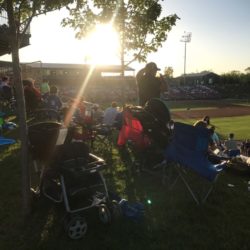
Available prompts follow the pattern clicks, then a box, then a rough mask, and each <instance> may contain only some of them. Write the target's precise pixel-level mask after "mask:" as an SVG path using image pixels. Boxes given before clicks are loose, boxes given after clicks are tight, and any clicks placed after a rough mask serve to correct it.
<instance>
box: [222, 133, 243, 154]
mask: <svg viewBox="0 0 250 250" xmlns="http://www.w3.org/2000/svg"><path fill="white" fill-rule="evenodd" d="M224 148H225V150H224V153H226V154H227V155H229V156H236V155H239V154H240V150H239V148H238V145H237V141H236V140H234V133H230V134H229V137H228V140H226V141H225V142H224Z"/></svg>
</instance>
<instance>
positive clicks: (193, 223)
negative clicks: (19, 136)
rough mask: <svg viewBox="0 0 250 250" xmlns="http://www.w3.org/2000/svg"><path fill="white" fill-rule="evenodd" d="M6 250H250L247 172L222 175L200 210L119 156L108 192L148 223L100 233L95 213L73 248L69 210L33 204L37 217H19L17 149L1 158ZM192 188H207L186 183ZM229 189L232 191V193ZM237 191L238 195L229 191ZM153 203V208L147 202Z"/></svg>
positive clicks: (194, 179) (0, 240) (109, 173)
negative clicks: (66, 222) (66, 224)
mask: <svg viewBox="0 0 250 250" xmlns="http://www.w3.org/2000/svg"><path fill="white" fill-rule="evenodd" d="M0 158H1V160H2V162H1V175H0V182H1V186H0V196H1V200H0V201H1V203H0V221H1V228H0V249H1V250H5V249H6V250H7V249H23V250H28V249H53V250H54V249H63V250H70V249H72V250H73V249H74V250H77V249H79V250H80V249H89V250H92V249H110V250H117V249H121V250H123V249H124V250H125V249H126V250H127V249H133V250H137V249H138V250H139V249H147V250H156V249H162V250H165V249H249V248H250V242H249V240H248V239H249V237H250V229H249V219H248V218H249V217H250V210H249V209H248V207H249V206H250V192H249V191H248V180H249V178H250V177H249V172H247V173H246V172H241V171H234V172H233V170H231V171H230V169H229V170H228V171H224V172H223V173H222V174H221V175H220V176H219V178H218V181H217V184H216V186H215V189H214V191H213V192H212V193H211V195H210V196H209V198H208V200H207V202H206V203H205V204H203V205H200V206H197V205H196V203H195V202H194V201H193V199H192V197H191V196H190V194H189V193H188V191H187V189H186V188H185V186H184V185H183V183H182V182H177V183H176V185H175V187H174V188H173V189H172V190H169V189H168V186H167V185H163V184H162V183H161V179H160V178H159V179H158V178H156V177H153V176H150V175H148V174H143V173H142V174H136V173H135V172H134V171H133V169H132V167H131V162H130V156H129V155H127V156H126V157H125V158H121V157H120V155H119V153H118V150H117V149H116V148H113V151H112V157H111V156H110V158H109V159H108V160H107V162H108V168H107V170H106V171H105V177H106V180H107V183H108V187H109V189H110V190H111V191H115V192H117V193H118V195H119V196H121V197H123V198H126V199H128V200H129V201H130V202H133V201H140V202H142V203H143V204H144V205H145V216H144V219H143V220H142V221H139V222H134V221H130V220H129V219H125V218H123V219H121V220H118V221H116V222H113V223H111V225H108V226H105V225H102V224H101V223H100V222H99V220H98V219H97V212H96V211H93V212H92V213H90V214H89V213H88V214H87V215H86V219H87V222H88V225H89V229H88V233H87V235H86V237H85V238H84V239H82V240H79V241H72V240H69V239H68V238H67V237H66V235H65V233H64V230H63V226H62V225H63V223H62V218H63V215H64V210H63V209H62V207H60V206H52V205H50V204H48V203H41V202H38V203H34V204H35V206H34V210H33V212H32V214H31V215H30V216H29V217H28V218H27V219H26V220H24V221H23V220H22V217H21V213H20V211H21V198H20V195H21V194H20V185H21V183H20V172H21V171H20V166H19V165H20V164H19V158H20V156H19V153H18V150H17V148H16V147H13V146H12V147H10V148H9V149H8V150H7V151H6V150H4V151H2V152H1V157H0ZM188 179H189V180H191V183H192V186H193V187H196V189H197V190H199V189H200V185H201V184H204V182H201V179H200V178H199V177H198V176H195V175H188ZM228 184H231V185H228ZM232 185H233V187H231V186H232ZM148 200H151V201H152V203H151V204H150V205H149V204H147V201H148Z"/></svg>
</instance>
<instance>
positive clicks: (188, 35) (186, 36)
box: [181, 31, 192, 85]
mask: <svg viewBox="0 0 250 250" xmlns="http://www.w3.org/2000/svg"><path fill="white" fill-rule="evenodd" d="M191 36H192V33H191V32H186V31H184V34H183V35H182V36H181V42H184V74H183V82H184V85H185V83H186V54H187V43H189V42H191Z"/></svg>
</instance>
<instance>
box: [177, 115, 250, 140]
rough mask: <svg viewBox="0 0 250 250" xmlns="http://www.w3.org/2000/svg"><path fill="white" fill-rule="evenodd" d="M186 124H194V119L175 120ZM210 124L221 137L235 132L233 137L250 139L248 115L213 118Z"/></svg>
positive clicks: (249, 119) (224, 137) (249, 118)
mask: <svg viewBox="0 0 250 250" xmlns="http://www.w3.org/2000/svg"><path fill="white" fill-rule="evenodd" d="M176 121H180V122H184V123H187V124H194V122H195V121H196V120H194V119H182V120H176ZM211 124H212V125H215V127H216V131H217V133H218V134H219V135H220V136H221V138H222V139H226V138H227V137H228V135H229V133H234V134H235V139H237V140H245V139H247V138H248V139H250V116H235V117H223V118H213V119H212V120H211Z"/></svg>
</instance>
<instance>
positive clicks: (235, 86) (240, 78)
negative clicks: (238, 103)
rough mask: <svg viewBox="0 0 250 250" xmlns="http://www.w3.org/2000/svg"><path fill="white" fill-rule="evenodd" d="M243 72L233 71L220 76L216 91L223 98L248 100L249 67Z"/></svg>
mask: <svg viewBox="0 0 250 250" xmlns="http://www.w3.org/2000/svg"><path fill="white" fill-rule="evenodd" d="M245 72H246V73H242V72H240V71H237V70H233V71H230V72H228V73H224V74H222V75H221V76H220V82H219V83H218V84H216V85H215V88H216V90H218V91H219V92H220V93H222V94H223V97H225V98H250V67H248V68H246V69H245Z"/></svg>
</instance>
